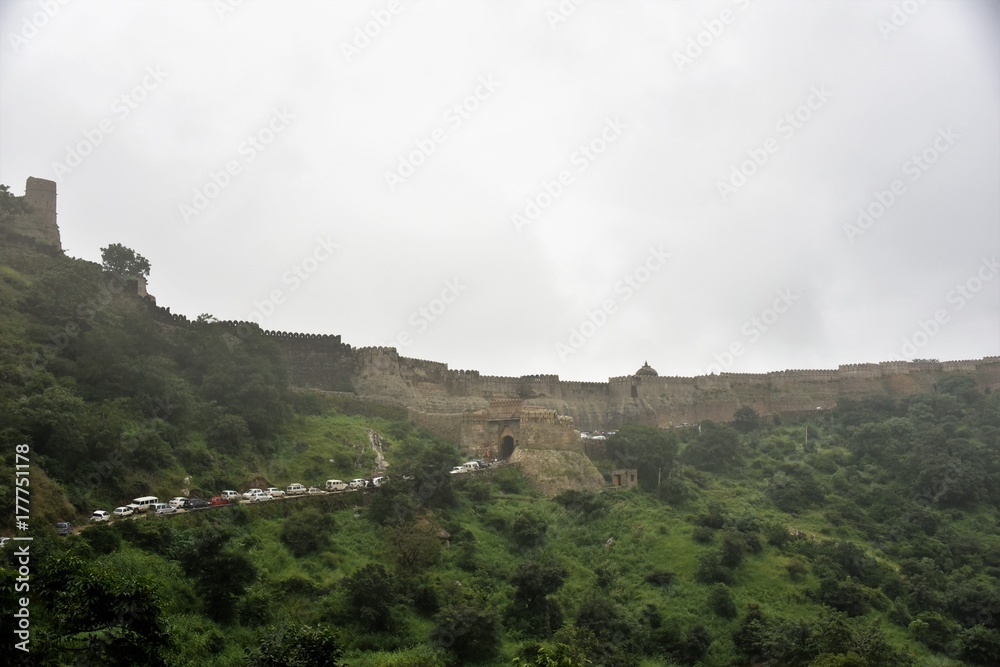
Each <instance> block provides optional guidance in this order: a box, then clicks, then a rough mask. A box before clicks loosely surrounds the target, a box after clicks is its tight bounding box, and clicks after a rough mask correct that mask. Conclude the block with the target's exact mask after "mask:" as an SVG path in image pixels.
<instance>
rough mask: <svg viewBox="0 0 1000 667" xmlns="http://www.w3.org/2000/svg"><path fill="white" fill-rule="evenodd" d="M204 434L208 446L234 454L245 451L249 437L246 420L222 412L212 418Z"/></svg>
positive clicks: (237, 454)
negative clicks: (206, 437)
mask: <svg viewBox="0 0 1000 667" xmlns="http://www.w3.org/2000/svg"><path fill="white" fill-rule="evenodd" d="M205 435H207V436H208V444H209V446H210V447H212V448H213V449H216V450H218V451H220V452H223V453H225V454H232V455H234V456H239V455H241V454H243V453H245V452H246V449H247V445H248V444H249V442H250V439H251V436H250V428H249V427H248V426H247V423H246V420H245V419H243V417H240V416H238V415H231V414H227V413H222V414H220V415H219V416H218V417H216V418H215V419H214V420H212V423H211V424H209V425H208V428H207V429H206V432H205Z"/></svg>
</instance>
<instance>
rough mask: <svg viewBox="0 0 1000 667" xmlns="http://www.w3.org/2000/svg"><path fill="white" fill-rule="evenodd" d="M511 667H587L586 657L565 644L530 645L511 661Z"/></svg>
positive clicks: (589, 662) (588, 661)
mask: <svg viewBox="0 0 1000 667" xmlns="http://www.w3.org/2000/svg"><path fill="white" fill-rule="evenodd" d="M510 664H511V666H512V667H588V665H590V664H592V663H591V661H590V660H588V659H587V657H586V655H585V654H583V653H582V652H581V651H579V650H577V649H574V648H573V647H571V646H568V645H567V644H553V645H551V646H544V645H543V646H538V645H530V646H528V647H525V649H524V650H522V651H521V656H518V657H516V658H514V659H513V660H512V661H511V663H510Z"/></svg>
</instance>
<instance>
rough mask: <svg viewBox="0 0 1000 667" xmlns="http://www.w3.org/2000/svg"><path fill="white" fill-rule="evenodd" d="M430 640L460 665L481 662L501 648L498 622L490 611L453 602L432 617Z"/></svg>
mask: <svg viewBox="0 0 1000 667" xmlns="http://www.w3.org/2000/svg"><path fill="white" fill-rule="evenodd" d="M431 640H432V641H433V642H434V643H435V644H437V645H438V646H440V647H441V648H443V649H445V650H447V651H449V652H451V653H452V654H453V655H454V656H455V658H456V659H457V660H458V661H459V662H460V663H462V664H464V663H467V662H482V661H485V660H489V659H490V658H492V657H494V656H495V655H496V654H497V651H498V650H499V649H500V623H499V622H498V621H497V617H496V615H495V614H494V613H493V612H492V611H485V610H482V609H479V608H477V607H473V606H471V605H469V604H467V603H455V604H451V605H449V606H448V607H446V608H444V609H442V610H441V611H440V612H438V614H437V616H435V617H434V628H433V629H432V630H431Z"/></svg>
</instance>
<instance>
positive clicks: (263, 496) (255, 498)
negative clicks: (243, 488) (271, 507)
mask: <svg viewBox="0 0 1000 667" xmlns="http://www.w3.org/2000/svg"><path fill="white" fill-rule="evenodd" d="M251 490H252V489H251ZM256 490H257V493H255V494H253V495H251V496H250V497H249V498H248V499H247V500H249V501H250V502H252V503H259V502H261V501H262V500H274V497H273V496H271V494H270V493H264V492H263V491H261V490H260V489H256ZM243 495H244V496H245V495H246V494H245V493H244V494H243Z"/></svg>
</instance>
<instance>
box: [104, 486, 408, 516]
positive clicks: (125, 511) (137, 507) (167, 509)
mask: <svg viewBox="0 0 1000 667" xmlns="http://www.w3.org/2000/svg"><path fill="white" fill-rule="evenodd" d="M388 481H389V478H388V477H386V476H384V475H379V476H377V477H373V478H372V479H362V478H360V477H359V478H356V479H352V480H351V481H349V482H345V481H343V480H340V479H328V480H326V484H324V485H323V488H319V487H316V486H308V487H307V486H305V485H304V484H299V483H297V482H296V483H295V484H289V485H288V486H287V487H286V488H285V489H280V488H278V487H276V486H271V487H268V488H266V489H260V488H252V489H248V490H247V491H244V492H243V493H240V492H238V491H234V490H232V489H226V490H224V491H223V492H222V493H220V494H219V495H217V496H214V497H212V498H211V499H209V500H205V499H204V498H188V497H185V496H177V497H175V498H171V499H170V501H169V502H166V503H161V502H160V499H159V498H158V497H157V496H140V497H139V498H135V499H133V500H132V502H130V503H129V504H128V505H122V506H121V507H116V508H115V509H114V511H112V512H108V511H106V510H95V511H94V513H93V514H91V515H90V522H91V523H103V522H107V521H111V520H112V519H124V518H126V517H130V516H134V515H136V514H147V515H149V514H155V515H156V516H165V515H169V514H177V513H178V512H190V511H194V510H201V509H207V508H209V507H221V506H224V505H232V504H235V503H239V502H247V503H257V502H264V501H268V500H274V499H275V498H290V497H295V496H305V495H321V494H327V493H341V492H344V491H359V490H361V489H369V488H375V487H379V486H382V485H383V484H386V483H387V482H388Z"/></svg>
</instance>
